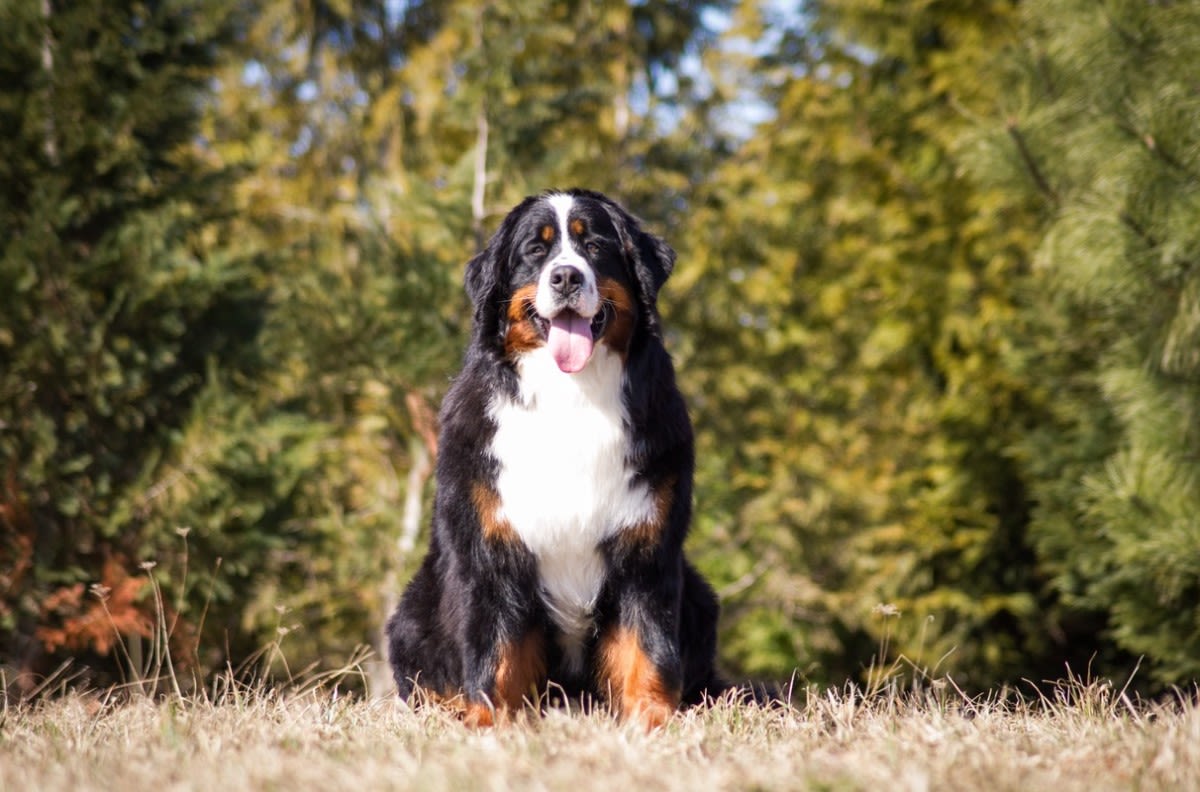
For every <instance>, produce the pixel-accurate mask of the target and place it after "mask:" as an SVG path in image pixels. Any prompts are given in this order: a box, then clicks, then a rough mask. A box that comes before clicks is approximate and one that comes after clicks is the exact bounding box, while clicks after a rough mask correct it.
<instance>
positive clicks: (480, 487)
mask: <svg viewBox="0 0 1200 792" xmlns="http://www.w3.org/2000/svg"><path fill="white" fill-rule="evenodd" d="M471 501H472V503H473V504H474V505H475V513H476V514H478V515H479V528H480V530H481V531H482V532H483V538H484V539H486V540H487V541H489V542H511V541H514V540H515V539H516V538H517V534H516V532H515V531H513V527H512V525H511V524H510V523H509V522H508V520H502V519H500V517H499V516H498V512H499V510H500V496H499V495H497V494H496V491H495V490H493V489H492V488H491V487H489V486H487V485H486V484H480V483H478V482H476V483H475V485H474V486H473V487H472V488H471Z"/></svg>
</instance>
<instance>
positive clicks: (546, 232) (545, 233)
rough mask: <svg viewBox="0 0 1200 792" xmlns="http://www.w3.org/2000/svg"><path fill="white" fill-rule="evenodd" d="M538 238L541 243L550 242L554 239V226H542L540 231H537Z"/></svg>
mask: <svg viewBox="0 0 1200 792" xmlns="http://www.w3.org/2000/svg"><path fill="white" fill-rule="evenodd" d="M538 236H540V237H541V238H542V241H543V242H549V241H550V240H552V239H554V226H552V225H544V226H542V228H541V230H540V231H538Z"/></svg>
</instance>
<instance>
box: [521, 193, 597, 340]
mask: <svg viewBox="0 0 1200 792" xmlns="http://www.w3.org/2000/svg"><path fill="white" fill-rule="evenodd" d="M546 202H547V203H548V204H550V207H551V208H552V209H553V210H554V215H555V219H556V221H557V222H558V241H559V248H558V254H557V255H556V256H554V258H552V259H550V260H549V261H547V262H546V264H545V266H543V267H542V272H541V274H540V275H539V276H538V287H537V296H536V297H535V298H534V300H533V307H534V308H535V309H537V312H538V313H539V314H541V315H542V316H543V317H545V318H547V319H549V318H551V317H553V316H555V315H556V314H558V313H559V311H561V310H562V309H563V308H564V307H565V306H563V305H561V304H559V301H558V298H557V297H556V296H555V295H554V292H553V290H552V289H551V287H550V273H551V272H553V271H554V268H555V267H560V266H563V265H567V266H570V267H574V268H575V269H577V270H579V271H580V272H581V273H583V285H582V287H580V290H579V298H578V302H577V303H576V304H575V305H573V306H571V307H572V308H574V310H575V311H576V312H577V313H579V315H581V316H583V317H585V318H588V319H590V318H592V317H593V316H595V315H596V312H597V311H599V310H600V288H599V286H598V285H597V283H596V273H595V271H594V270H593V269H592V265H591V264H588V261H587V259H585V258H584V257H583V256H581V255H579V253H577V252H576V251H575V246H574V245H573V244H571V230H570V227H569V225H568V221H569V218H570V216H571V209H572V208H573V207H574V206H575V199H574V198H573V197H571V196H570V195H565V194H563V193H555V194H554V195H551V196H549V197H548V198H547V199H546Z"/></svg>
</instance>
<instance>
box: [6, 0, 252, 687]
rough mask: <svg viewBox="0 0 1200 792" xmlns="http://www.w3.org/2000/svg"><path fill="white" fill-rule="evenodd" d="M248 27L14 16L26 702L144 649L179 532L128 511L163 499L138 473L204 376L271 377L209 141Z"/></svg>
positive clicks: (16, 596)
mask: <svg viewBox="0 0 1200 792" xmlns="http://www.w3.org/2000/svg"><path fill="white" fill-rule="evenodd" d="M231 21H232V4H231V3H228V2H224V0H195V1H194V2H188V1H181V2H173V3H163V4H152V5H149V6H147V5H145V4H143V3H132V2H128V3H102V2H77V3H64V4H59V3H54V2H50V1H49V0H43V2H40V3H34V2H20V3H12V4H8V5H7V6H6V12H5V16H4V24H3V25H2V26H0V28H2V32H0V37H2V44H0V126H2V127H3V128H4V129H5V130H6V131H5V134H4V135H3V137H0V475H3V477H4V482H5V483H4V486H3V489H2V494H0V526H2V528H3V536H4V546H3V548H2V550H0V552H3V554H4V557H3V565H4V568H5V570H6V571H5V579H4V588H3V590H0V646H2V647H3V648H2V650H0V652H2V654H3V656H4V657H5V659H6V662H11V663H12V664H13V666H14V667H15V669H16V671H17V679H18V680H19V681H18V685H17V687H18V688H20V687H21V686H22V685H24V684H26V683H28V682H29V681H30V679H31V678H32V677H31V676H30V675H36V674H38V673H42V672H45V671H46V670H48V669H49V668H50V667H51V664H54V663H57V661H58V660H60V659H61V658H62V657H63V656H64V655H67V654H77V655H81V656H84V657H88V656H91V657H96V656H97V655H107V656H108V658H109V659H110V660H111V658H112V657H113V655H112V649H113V644H114V631H116V632H119V633H120V634H121V635H122V637H123V639H124V640H129V641H131V642H134V643H136V642H137V640H138V639H139V637H144V636H147V635H148V631H149V629H150V627H149V624H150V618H151V616H152V615H153V612H154V603H153V602H152V600H151V599H150V598H149V597H148V596H147V595H148V593H149V589H148V585H147V578H146V576H145V574H144V572H142V571H141V570H139V569H138V565H139V563H140V562H143V561H146V560H149V559H152V558H153V557H154V556H155V554H156V549H158V548H162V547H165V546H174V545H175V544H176V543H177V542H178V541H179V537H178V536H176V535H175V534H173V533H170V534H167V535H164V534H163V533H161V532H159V531H156V530H152V529H151V527H150V526H149V525H148V524H147V523H146V522H145V521H144V519H143V516H144V515H143V513H142V512H140V511H138V510H136V509H135V510H133V511H129V510H127V509H126V508H125V507H126V506H127V505H128V504H130V503H137V502H145V501H148V500H152V499H153V493H150V492H145V491H144V490H141V489H140V486H141V484H142V481H143V479H144V477H145V475H146V474H147V471H148V470H149V469H151V468H153V467H154V465H155V464H156V461H157V460H158V459H159V458H160V457H162V456H163V455H165V454H167V453H169V449H171V448H172V446H173V444H174V442H175V440H176V437H177V433H178V432H179V431H180V429H181V427H183V426H184V425H185V424H187V422H188V421H189V420H190V416H191V415H192V412H193V409H194V404H195V400H196V398H197V397H198V395H199V394H200V393H201V392H202V390H203V389H204V387H205V385H206V383H208V382H210V381H212V379H213V378H214V377H216V376H227V375H231V374H232V373H233V372H236V371H238V370H246V371H249V370H252V369H253V368H254V365H255V361H254V355H253V343H254V340H255V338H256V337H257V334H258V331H259V328H260V325H261V322H262V315H263V311H262V309H263V302H264V301H263V294H262V292H261V291H260V283H259V281H258V280H257V278H258V274H259V273H258V271H257V269H256V266H255V262H254V261H253V260H246V259H241V258H237V257H230V256H227V255H224V252H223V251H224V245H225V243H226V242H227V240H226V239H225V238H224V237H223V226H222V220H223V219H224V213H225V211H226V208H225V206H226V202H227V197H228V188H229V179H228V175H227V174H226V173H224V172H223V171H222V169H220V168H218V167H213V166H212V165H211V164H210V163H209V162H208V161H207V159H206V154H207V153H206V151H205V148H204V145H203V142H202V141H199V140H197V139H196V137H195V136H196V133H197V131H198V121H199V116H200V112H201V102H202V97H203V92H204V90H205V88H206V80H207V79H209V77H210V76H211V75H212V73H213V69H214V66H215V64H216V62H217V61H218V59H219V58H220V56H221V52H222V47H223V46H224V45H226V44H227V43H228V42H229V41H230V40H231V36H232V27H231ZM89 584H98V585H99V586H102V587H104V588H105V589H107V590H108V592H109V596H110V600H109V602H108V603H107V605H105V604H104V603H102V602H101V601H100V600H99V599H97V598H96V597H94V596H92V594H91V593H89V591H88V586H89ZM106 607H107V613H106V612H105V608H106ZM105 663H106V661H105V660H100V661H99V663H98V667H100V668H103V667H104V666H105ZM108 667H109V668H110V669H111V667H112V666H111V663H109V664H108Z"/></svg>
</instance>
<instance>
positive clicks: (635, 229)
mask: <svg viewBox="0 0 1200 792" xmlns="http://www.w3.org/2000/svg"><path fill="white" fill-rule="evenodd" d="M604 209H605V211H607V212H608V216H609V219H610V220H612V223H613V225H614V226H615V227H616V229H617V234H618V235H619V236H620V238H621V245H622V247H624V248H625V255H626V257H627V258H628V259H629V262H630V264H631V265H632V266H633V274H634V277H636V278H637V282H638V286H639V290H640V291H641V293H642V299H643V300H644V301H645V303H646V305H647V307H649V308H651V309H653V308H654V306H655V305H656V304H657V301H658V290H659V289H661V288H662V285H663V284H664V283H666V281H667V278H668V277H670V275H671V270H673V269H675V251H674V250H673V249H672V248H671V246H670V245H668V244H667V243H666V242H665V241H664V240H662V239H661V238H659V237H657V236H655V235H654V234H651V233H650V232H649V231H646V230H644V229H643V228H642V224H641V222H640V221H638V219H637V218H636V217H634V216H633V215H631V214H629V212H626V211H625V210H624V209H623V208H621V207H620V206H619V205H617V204H616V203H613V202H612V201H610V200H605V202H604Z"/></svg>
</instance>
